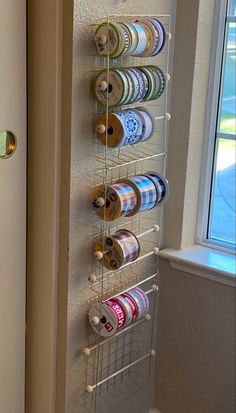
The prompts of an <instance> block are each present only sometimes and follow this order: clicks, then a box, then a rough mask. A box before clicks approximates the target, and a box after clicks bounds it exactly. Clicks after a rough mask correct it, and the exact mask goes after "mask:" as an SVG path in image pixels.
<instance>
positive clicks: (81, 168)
mask: <svg viewBox="0 0 236 413" xmlns="http://www.w3.org/2000/svg"><path fill="white" fill-rule="evenodd" d="M175 7H176V1H175V0H168V1H166V0H147V1H145V2H143V1H141V0H138V1H137V0H136V1H135V0H130V1H128V0H127V1H124V2H123V1H119V0H113V1H105V0H102V1H99V0H95V1H92V0H89V1H88V0H76V1H75V3H74V39H73V44H74V52H73V86H72V87H73V103H72V146H71V181H70V186H71V188H70V206H71V208H70V248H69V285H68V291H69V292H68V324H67V379H66V412H67V413H82V412H83V411H84V410H83V409H84V397H85V396H84V389H85V384H86V363H85V362H84V356H83V355H81V352H80V350H81V348H83V347H84V346H85V345H87V340H88V331H87V328H88V327H87V320H86V312H87V308H88V304H87V300H88V299H89V298H90V297H91V293H90V292H89V289H88V274H89V273H90V271H91V267H90V233H89V232H90V226H91V224H92V222H91V219H92V214H91V207H89V206H88V194H89V188H90V186H91V184H92V183H93V176H92V169H93V165H94V163H93V158H92V156H91V153H92V150H93V144H92V146H91V134H92V135H93V132H92V131H91V124H92V122H93V119H94V102H93V99H92V98H91V92H90V88H91V86H90V85H91V79H92V76H93V71H94V69H95V58H94V56H93V54H94V50H93V48H92V36H91V33H92V32H91V25H92V24H94V23H95V22H96V21H97V20H98V19H99V18H104V17H105V16H106V15H107V13H108V12H111V13H115V14H126V13H128V14H137V15H138V14H152V13H155V14H158V13H164V14H171V15H172V21H173V22H174V20H175ZM92 138H93V136H92ZM132 397H133V398H131V397H130V399H129V397H128V399H129V400H128V402H127V403H126V405H123V406H122V409H123V412H124V413H126V412H128V411H130V409H131V406H132V408H135V411H136V412H137V413H146V412H147V411H148V408H149V406H148V405H149V404H151V403H152V401H151V400H150V399H149V395H148V393H147V392H146V391H145V392H139V393H138V394H135V395H134V396H132ZM108 399H109V397H108ZM106 405H107V403H104V406H103V410H102V411H103V412H105V411H106V410H105V408H106ZM120 409H121V405H119V406H118V407H117V410H113V411H116V412H117V413H118V412H120V411H121V410H120Z"/></svg>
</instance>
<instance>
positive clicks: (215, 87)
mask: <svg viewBox="0 0 236 413" xmlns="http://www.w3.org/2000/svg"><path fill="white" fill-rule="evenodd" d="M227 6H228V0H216V7H215V16H214V26H213V36H212V52H211V61H210V73H209V82H208V86H209V92H208V97H207V105H206V119H205V131H204V144H203V156H202V173H201V180H200V191H199V205H198V216H197V230H196V243H197V244H201V245H205V246H207V247H211V248H215V249H218V250H221V251H225V252H229V253H234V250H233V249H231V248H230V247H229V246H228V244H226V243H225V244H224V242H217V240H214V242H213V240H210V239H208V238H207V231H208V216H209V208H210V197H211V187H212V170H213V168H214V171H215V167H216V165H215V162H216V159H214V154H215V133H216V125H217V116H218V105H219V102H218V101H219V93H220V85H221V76H222V60H223V49H224V40H225V36H222V31H224V30H225V21H226V16H227V10H228V7H227ZM233 22H235V19H233Z"/></svg>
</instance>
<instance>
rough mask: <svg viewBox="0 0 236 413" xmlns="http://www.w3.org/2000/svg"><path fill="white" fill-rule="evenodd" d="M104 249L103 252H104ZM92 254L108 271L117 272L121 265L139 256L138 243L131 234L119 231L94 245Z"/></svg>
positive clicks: (124, 230) (126, 231) (122, 230)
mask: <svg viewBox="0 0 236 413" xmlns="http://www.w3.org/2000/svg"><path fill="white" fill-rule="evenodd" d="M104 248H105V251H104ZM93 252H94V255H95V257H96V258H97V259H98V260H99V261H101V263H102V265H104V267H106V268H108V269H109V270H117V269H118V268H120V267H122V266H123V265H125V264H127V263H129V262H132V261H135V260H136V259H137V258H138V256H139V254H140V243H139V240H138V237H136V235H135V234H133V232H131V231H128V230H126V229H120V230H119V231H116V232H115V233H114V234H112V235H110V236H107V237H105V239H103V238H102V239H101V240H99V241H97V242H95V243H94V245H93Z"/></svg>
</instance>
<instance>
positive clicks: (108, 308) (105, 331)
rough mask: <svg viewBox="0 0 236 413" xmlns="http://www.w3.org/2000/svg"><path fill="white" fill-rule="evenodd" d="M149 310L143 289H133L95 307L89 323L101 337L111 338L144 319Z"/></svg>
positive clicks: (90, 314) (90, 312)
mask: <svg viewBox="0 0 236 413" xmlns="http://www.w3.org/2000/svg"><path fill="white" fill-rule="evenodd" d="M148 309H149V299H148V296H147V294H146V293H145V292H144V291H143V290H142V289H141V288H133V289H131V290H129V291H127V292H125V293H122V294H120V295H118V296H117V297H115V298H110V299H109V300H106V301H105V302H102V303H97V304H95V305H93V306H92V307H91V309H90V311H89V323H90V325H91V327H92V328H93V330H94V331H95V332H96V333H97V334H99V335H100V336H102V337H111V336H113V335H114V334H116V333H117V332H118V331H121V330H122V329H123V328H125V327H127V326H129V325H131V324H133V323H134V322H135V321H137V320H139V319H140V318H142V317H144V316H145V315H146V314H147V312H148Z"/></svg>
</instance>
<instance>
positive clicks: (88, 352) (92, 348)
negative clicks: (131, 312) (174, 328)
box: [83, 314, 152, 357]
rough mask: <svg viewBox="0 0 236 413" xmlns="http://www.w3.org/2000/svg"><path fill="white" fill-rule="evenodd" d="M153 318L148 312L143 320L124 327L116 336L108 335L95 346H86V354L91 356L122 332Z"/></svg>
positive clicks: (84, 351) (84, 350)
mask: <svg viewBox="0 0 236 413" xmlns="http://www.w3.org/2000/svg"><path fill="white" fill-rule="evenodd" d="M151 318H152V317H151V314H146V315H145V316H144V317H143V318H142V319H141V320H139V321H136V323H133V324H131V325H130V326H128V327H126V328H124V329H123V330H121V331H119V332H118V333H116V334H114V336H111V337H108V338H107V339H105V340H102V341H100V343H98V344H95V345H94V346H91V347H85V348H84V349H83V353H84V355H85V356H87V357H89V356H90V354H91V352H92V351H94V350H96V349H97V348H98V347H101V346H103V345H104V344H105V343H109V341H111V340H113V339H114V338H116V337H119V336H120V335H121V334H124V333H127V331H129V330H132V329H133V328H134V327H136V326H138V325H139V324H142V323H143V322H144V321H150V320H151Z"/></svg>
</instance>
